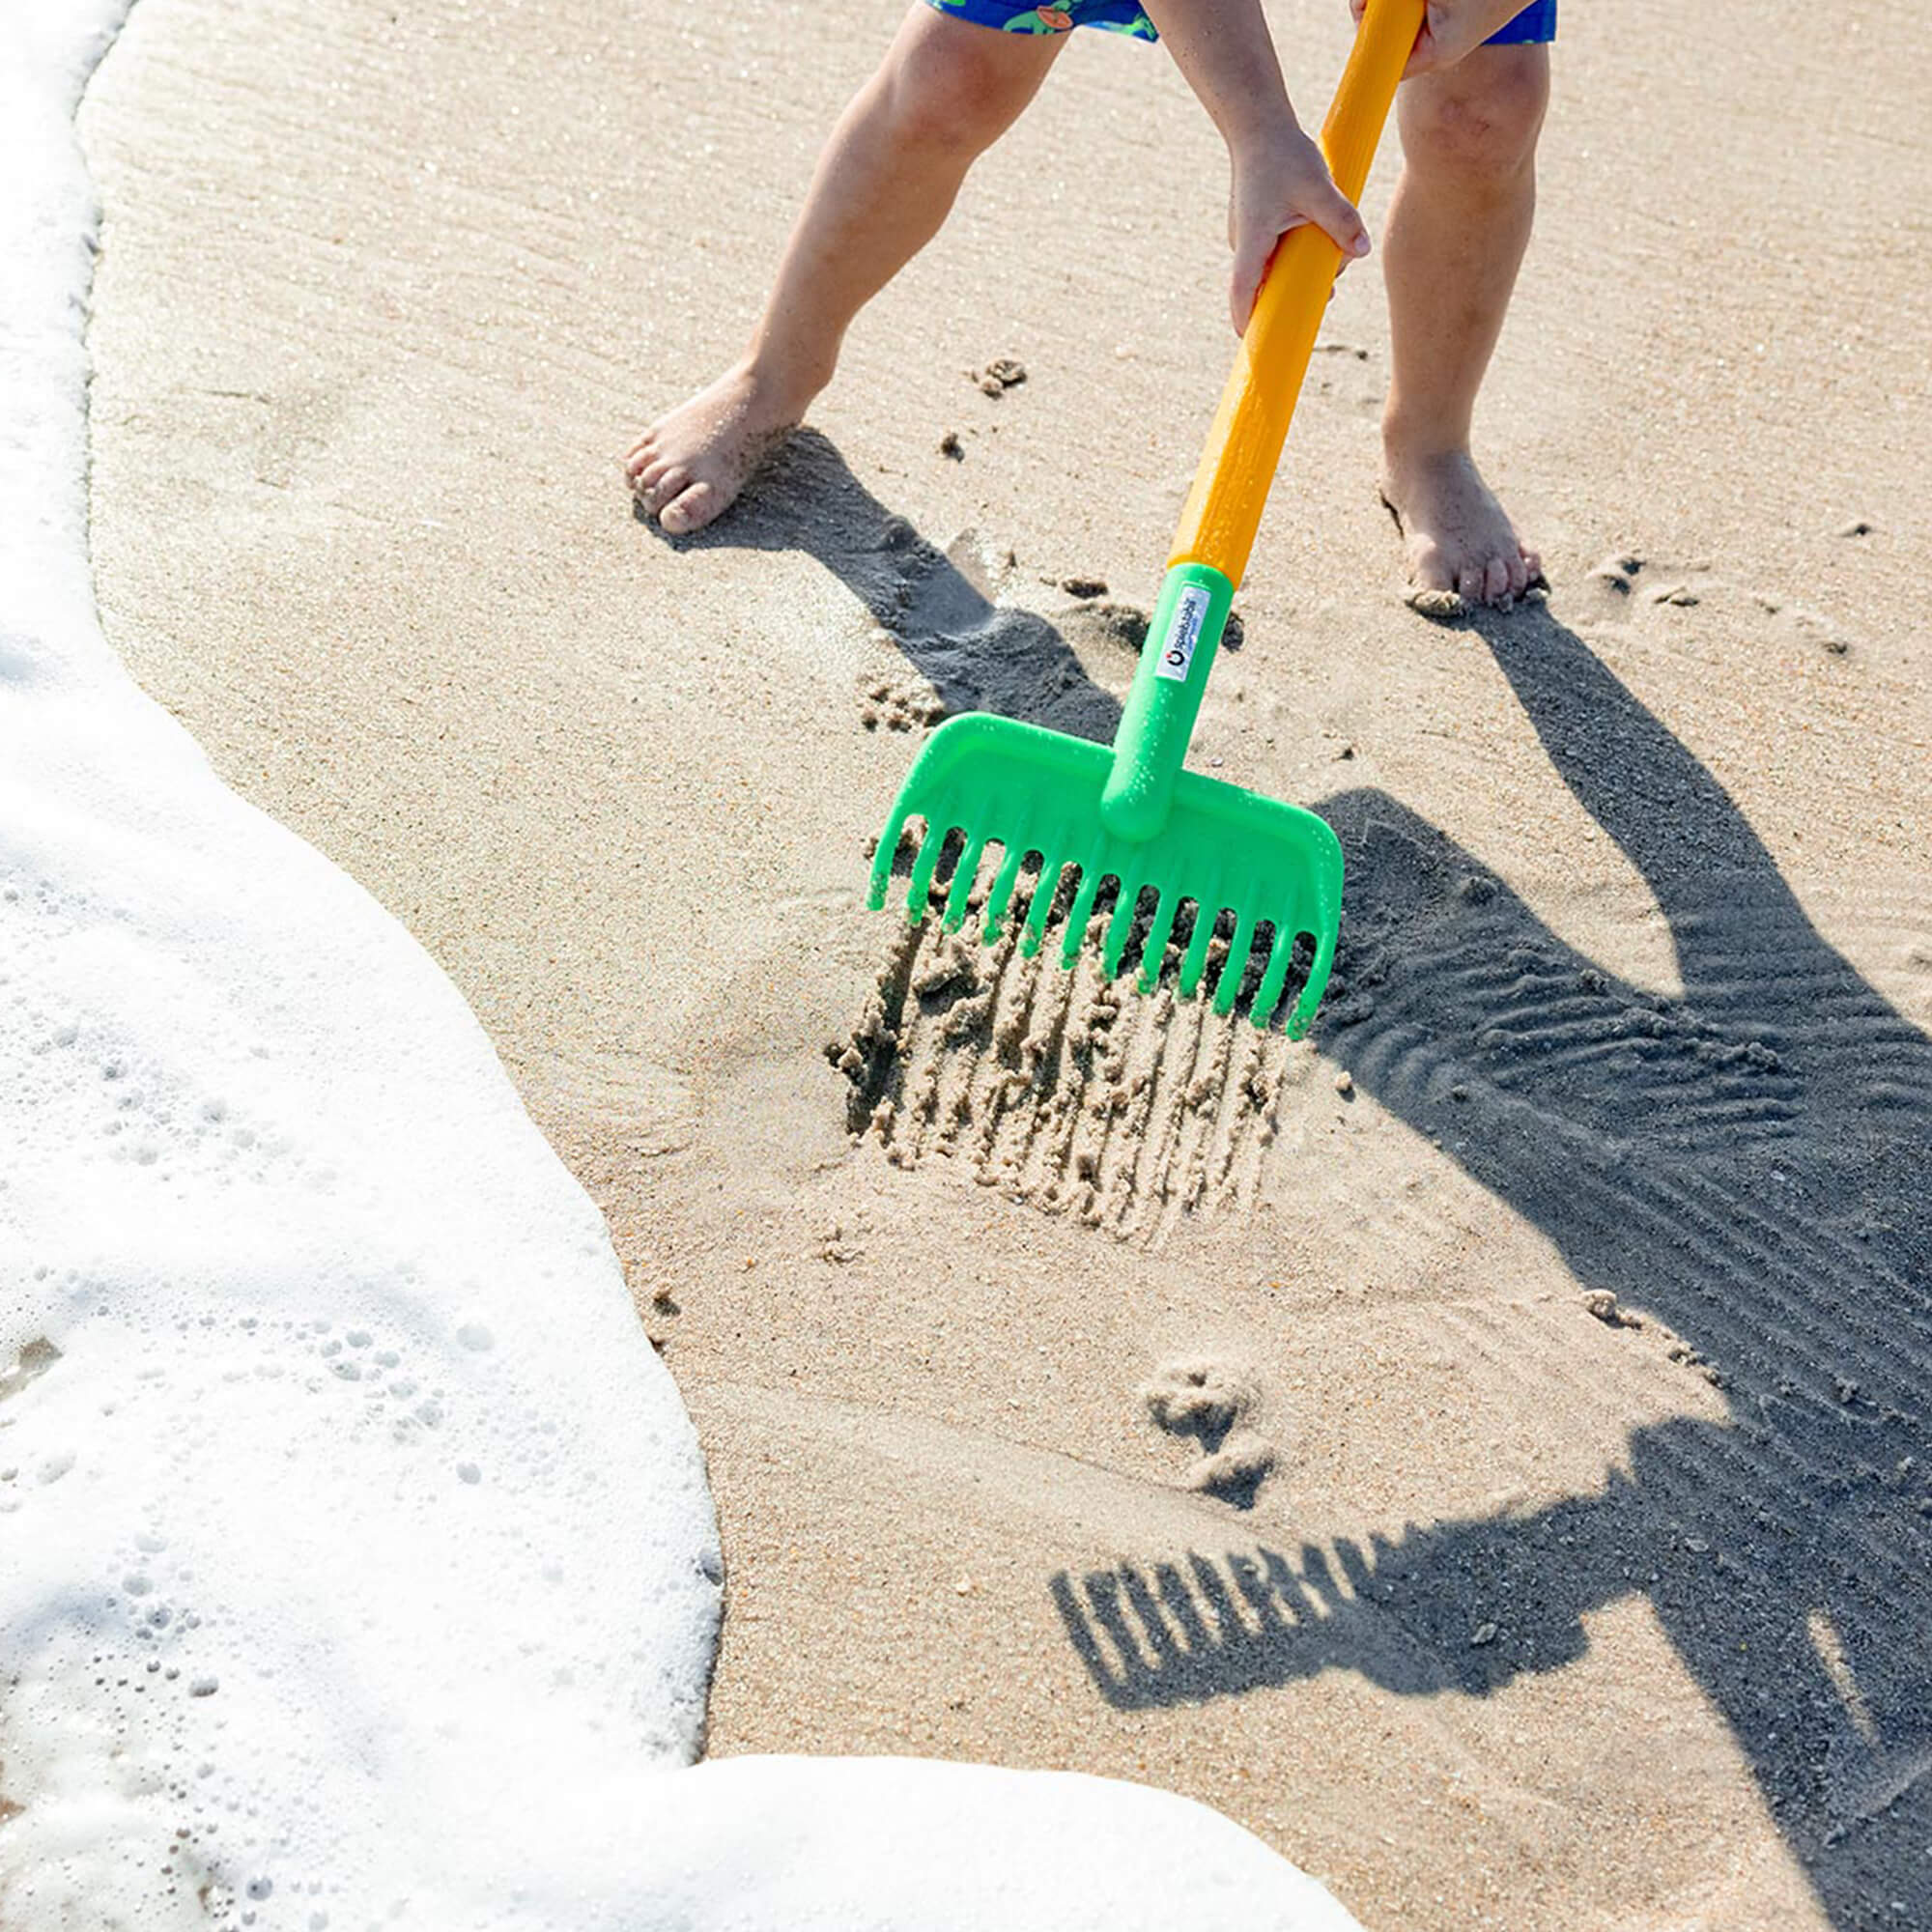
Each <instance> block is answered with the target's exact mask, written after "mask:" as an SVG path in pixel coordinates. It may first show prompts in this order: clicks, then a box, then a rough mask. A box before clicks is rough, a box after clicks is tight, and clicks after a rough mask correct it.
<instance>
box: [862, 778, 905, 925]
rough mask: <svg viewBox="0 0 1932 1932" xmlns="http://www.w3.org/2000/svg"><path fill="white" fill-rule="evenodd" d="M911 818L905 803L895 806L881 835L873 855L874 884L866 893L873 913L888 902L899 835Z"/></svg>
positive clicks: (867, 901) (868, 904)
mask: <svg viewBox="0 0 1932 1932" xmlns="http://www.w3.org/2000/svg"><path fill="white" fill-rule="evenodd" d="M911 816H912V813H911V812H910V811H909V810H907V809H906V807H905V805H904V804H903V802H901V803H900V804H898V805H895V807H894V808H893V815H892V816H891V817H890V818H889V819H887V820H886V829H885V831H884V832H882V833H881V834H880V835H879V843H878V848H877V850H876V851H874V852H873V854H872V883H871V885H870V886H869V887H868V888H867V893H866V903H867V906H869V907H870V908H871V910H872V911H873V912H877V911H878V910H879V908H880V907H881V906H882V905H884V904H885V902H886V888H887V887H888V886H890V885H891V884H892V882H893V861H894V859H895V858H896V857H897V856H898V849H899V834H900V833H901V832H903V831H904V830H905V823H906V820H907V819H908V818H910V817H911Z"/></svg>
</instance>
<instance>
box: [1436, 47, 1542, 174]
mask: <svg viewBox="0 0 1932 1932" xmlns="http://www.w3.org/2000/svg"><path fill="white" fill-rule="evenodd" d="M1403 94H1404V98H1403V103H1402V144H1403V152H1404V153H1405V154H1406V156H1408V158H1409V159H1410V160H1411V161H1413V162H1415V163H1416V164H1417V165H1418V166H1420V167H1424V168H1427V169H1429V171H1430V172H1431V173H1432V174H1439V173H1445V172H1446V173H1454V174H1457V175H1460V176H1462V177H1463V178H1464V179H1465V180H1468V181H1470V182H1476V183H1481V182H1501V181H1508V180H1511V179H1513V178H1514V177H1515V176H1516V175H1517V174H1519V173H1520V171H1521V170H1522V169H1523V168H1524V167H1525V166H1527V165H1528V163H1529V161H1530V160H1531V159H1532V158H1533V157H1534V156H1535V154H1536V138H1537V135H1538V134H1539V133H1540V132H1541V131H1542V128H1543V116H1544V110H1545V109H1546V108H1547V107H1548V104H1549V59H1548V52H1547V51H1546V49H1544V48H1543V47H1540V46H1522V47H1481V48H1478V49H1477V51H1476V52H1475V53H1473V54H1471V55H1470V56H1469V57H1468V58H1467V59H1466V60H1463V61H1462V62H1460V63H1459V64H1458V65H1457V66H1455V67H1453V68H1450V69H1448V70H1446V71H1443V72H1441V73H1437V74H1427V75H1424V76H1423V77H1422V78H1420V79H1419V80H1415V81H1412V82H1410V83H1409V85H1408V86H1407V87H1406V88H1405V89H1404V91H1403Z"/></svg>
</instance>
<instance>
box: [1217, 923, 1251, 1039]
mask: <svg viewBox="0 0 1932 1932" xmlns="http://www.w3.org/2000/svg"><path fill="white" fill-rule="evenodd" d="M1254 948H1255V913H1254V907H1253V906H1252V904H1250V905H1248V906H1246V907H1244V908H1243V909H1242V910H1241V911H1240V913H1239V914H1238V915H1237V916H1236V920H1235V943H1234V944H1233V945H1232V946H1231V947H1230V948H1229V949H1228V956H1227V958H1225V959H1224V960H1223V961H1222V962H1221V977H1220V979H1219V980H1216V981H1215V982H1214V1010H1215V1011H1216V1012H1217V1013H1231V1012H1233V1011H1234V1009H1235V1000H1236V995H1237V994H1238V993H1239V992H1240V990H1241V981H1242V980H1244V979H1245V978H1246V977H1247V972H1248V954H1249V953H1250V952H1253V951H1254Z"/></svg>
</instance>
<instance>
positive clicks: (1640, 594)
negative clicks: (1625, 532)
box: [1587, 525, 1870, 657]
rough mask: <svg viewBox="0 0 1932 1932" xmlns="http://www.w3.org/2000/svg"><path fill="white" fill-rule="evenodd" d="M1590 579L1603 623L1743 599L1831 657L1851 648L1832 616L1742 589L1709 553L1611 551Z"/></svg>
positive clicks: (1729, 607)
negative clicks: (1667, 555)
mask: <svg viewBox="0 0 1932 1932" xmlns="http://www.w3.org/2000/svg"><path fill="white" fill-rule="evenodd" d="M1848 527H1849V526H1848ZM1869 527H1870V526H1868V525H1867V526H1866V528H1869ZM1587 582H1588V589H1589V596H1590V600H1591V602H1592V603H1593V604H1594V605H1595V607H1596V610H1597V612H1598V616H1599V619H1600V621H1602V622H1605V623H1628V622H1632V621H1635V620H1637V619H1639V618H1643V617H1647V616H1650V615H1652V614H1656V615H1658V616H1661V617H1664V618H1666V619H1667V618H1670V617H1672V616H1674V614H1675V612H1677V611H1690V610H1695V609H1696V608H1697V607H1699V606H1700V605H1706V606H1710V607H1712V608H1714V609H1717V610H1720V611H1735V610H1736V609H1737V608H1738V607H1739V605H1740V604H1741V603H1742V604H1743V606H1744V607H1745V608H1747V610H1748V611H1750V612H1751V614H1752V616H1753V618H1754V619H1756V620H1759V621H1761V620H1762V619H1764V618H1767V617H1768V618H1770V619H1772V621H1773V624H1774V626H1775V628H1776V629H1777V630H1780V631H1783V632H1785V633H1787V634H1789V635H1790V636H1791V637H1793V638H1794V639H1796V640H1797V641H1799V642H1801V643H1804V644H1806V645H1809V646H1811V647H1813V648H1815V649H1818V650H1823V651H1826V652H1828V653H1830V654H1831V655H1832V656H1833V657H1843V656H1845V655H1846V654H1847V653H1848V652H1849V651H1850V650H1851V648H1852V645H1851V639H1849V638H1848V637H1847V636H1846V635H1845V631H1844V629H1843V627H1842V626H1841V625H1840V624H1839V623H1838V622H1837V621H1836V620H1835V619H1834V618H1833V617H1831V616H1829V615H1827V614H1826V613H1825V612H1823V611H1812V610H1807V609H1804V607H1802V606H1800V605H1798V604H1795V603H1793V602H1792V601H1791V599H1789V598H1787V597H1785V596H1784V595H1783V594H1782V593H1780V592H1777V591H1773V590H1744V589H1742V588H1740V586H1738V585H1737V584H1734V583H1731V582H1728V581H1727V580H1726V579H1724V578H1723V577H1721V576H1719V574H1718V573H1717V572H1716V571H1714V570H1713V568H1712V566H1711V564H1710V562H1709V561H1708V560H1707V559H1701V558H1700V559H1696V560H1693V561H1690V562H1688V563H1671V562H1665V561H1662V560H1661V559H1658V558H1654V557H1647V556H1645V555H1643V554H1641V553H1640V552H1637V551H1634V550H1623V551H1612V552H1611V553H1610V554H1609V555H1607V556H1605V558H1603V560H1602V561H1601V562H1599V563H1598V564H1597V566H1596V567H1595V568H1594V569H1593V570H1592V571H1591V572H1590V574H1589V577H1588V580H1587Z"/></svg>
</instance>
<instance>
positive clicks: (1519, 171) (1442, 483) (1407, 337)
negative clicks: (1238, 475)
mask: <svg viewBox="0 0 1932 1932" xmlns="http://www.w3.org/2000/svg"><path fill="white" fill-rule="evenodd" d="M1548 97H1549V52H1548V47H1545V46H1535V45H1531V46H1485V47H1478V48H1477V49H1476V50H1475V52H1473V53H1471V54H1469V55H1467V56H1466V57H1465V58H1464V59H1463V60H1461V61H1459V62H1458V63H1457V64H1456V65H1455V66H1454V67H1451V68H1445V69H1443V70H1441V71H1439V72H1435V73H1427V74H1422V75H1419V76H1418V77H1417V78H1415V79H1413V80H1411V81H1408V82H1406V84H1405V85H1404V87H1403V90H1402V94H1401V98H1400V106H1399V113H1400V118H1401V125H1402V145H1403V154H1404V156H1405V165H1404V168H1403V173H1402V180H1401V182H1400V183H1399V184H1398V185H1397V188H1396V193H1395V199H1394V201H1393V202H1392V203H1391V205H1390V208H1389V217H1388V233H1387V236H1386V238H1385V239H1384V241H1383V244H1382V246H1383V253H1382V264H1383V273H1384V276H1385V279H1386V280H1387V283H1388V296H1389V323H1390V331H1389V332H1390V337H1391V346H1392V349H1393V352H1394V365H1395V366H1394V375H1393V378H1392V380H1391V382H1390V384H1389V396H1388V408H1387V411H1386V412H1385V413H1384V415H1383V418H1382V445H1383V451H1384V456H1385V468H1384V470H1383V478H1382V495H1383V497H1384V498H1385V499H1386V500H1387V502H1388V505H1389V507H1390V509H1392V510H1393V511H1394V512H1395V513H1396V516H1397V518H1398V519H1399V520H1400V521H1401V524H1402V526H1403V530H1404V533H1405V535H1406V538H1407V544H1408V561H1409V572H1410V576H1411V578H1412V579H1413V582H1414V585H1415V588H1416V589H1417V590H1421V591H1456V592H1459V593H1460V594H1461V595H1462V596H1463V598H1465V599H1467V600H1468V601H1469V602H1470V603H1476V604H1500V603H1507V602H1509V601H1510V600H1512V599H1514V598H1516V597H1520V596H1521V594H1522V592H1523V590H1524V588H1525V587H1526V586H1527V584H1528V583H1529V582H1531V581H1532V580H1533V579H1534V578H1535V577H1536V576H1537V574H1538V573H1539V572H1540V570H1541V568H1542V566H1541V564H1540V563H1539V561H1538V559H1537V557H1536V555H1535V554H1534V553H1532V552H1527V551H1525V550H1524V549H1523V547H1522V545H1521V543H1520V541H1519V540H1518V537H1517V533H1516V530H1515V529H1514V527H1513V526H1511V524H1510V520H1509V518H1508V517H1507V516H1506V515H1505V514H1504V512H1503V508H1502V505H1501V504H1500V503H1498V502H1497V501H1496V499H1495V497H1493V496H1492V495H1491V493H1490V490H1489V486H1488V485H1487V484H1486V483H1485V482H1484V481H1483V479H1482V476H1481V474H1480V473H1479V472H1478V470H1477V469H1476V466H1475V464H1474V462H1473V461H1472V460H1471V458H1470V455H1469V425H1470V418H1471V415H1472V413H1473V412H1474V410H1475V404H1476V391H1477V389H1478V388H1479V387H1480V386H1481V384H1482V381H1483V372H1484V371H1485V370H1486V369H1487V368H1488V367H1489V363H1490V355H1491V352H1492V350H1493V349H1494V348H1495V346H1496V338H1497V336H1498V335H1499V334H1500V333H1501V332H1502V326H1503V316H1504V314H1505V312H1506V311H1507V310H1508V308H1509V299H1510V292H1511V291H1512V290H1513V289H1514V288H1515V286H1516V274H1517V270H1518V268H1519V267H1520V265H1521V262H1522V256H1523V250H1524V249H1525V248H1526V247H1527V246H1528V245H1529V230H1530V223H1531V219H1532V217H1533V215H1534V213H1535V211H1536V137H1537V134H1538V132H1539V131H1540V129H1541V128H1542V126H1543V113H1544V108H1545V106H1546V105H1547V103H1548Z"/></svg>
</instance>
